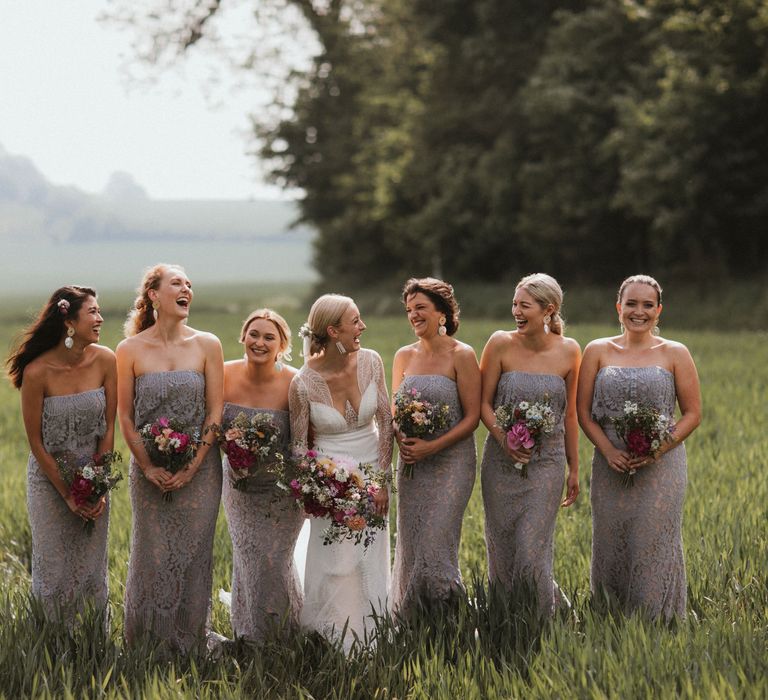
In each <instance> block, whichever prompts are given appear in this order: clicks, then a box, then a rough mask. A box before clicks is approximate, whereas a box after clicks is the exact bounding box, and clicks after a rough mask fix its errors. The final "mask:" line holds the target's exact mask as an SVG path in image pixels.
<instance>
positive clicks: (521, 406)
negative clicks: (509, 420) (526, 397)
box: [518, 401, 530, 411]
mask: <svg viewBox="0 0 768 700" xmlns="http://www.w3.org/2000/svg"><path fill="white" fill-rule="evenodd" d="M528 406H530V404H529V403H528V402H527V401H521V402H520V403H519V404H518V408H519V409H520V410H521V411H527V410H528Z"/></svg>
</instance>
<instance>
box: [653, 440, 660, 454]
mask: <svg viewBox="0 0 768 700" xmlns="http://www.w3.org/2000/svg"><path fill="white" fill-rule="evenodd" d="M660 444H661V443H660V442H659V441H658V440H653V441H652V442H651V450H652V451H653V452H656V450H658V449H659V446H660Z"/></svg>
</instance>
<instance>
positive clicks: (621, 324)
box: [619, 321, 627, 335]
mask: <svg viewBox="0 0 768 700" xmlns="http://www.w3.org/2000/svg"><path fill="white" fill-rule="evenodd" d="M625 330H627V329H626V328H624V324H623V323H622V322H621V321H619V333H620V334H621V335H624V331H625Z"/></svg>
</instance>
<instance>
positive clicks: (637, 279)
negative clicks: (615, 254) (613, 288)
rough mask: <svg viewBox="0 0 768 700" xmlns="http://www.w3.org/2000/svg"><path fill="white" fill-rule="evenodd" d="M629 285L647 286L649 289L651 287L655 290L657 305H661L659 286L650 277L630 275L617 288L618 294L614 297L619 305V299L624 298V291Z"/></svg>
mask: <svg viewBox="0 0 768 700" xmlns="http://www.w3.org/2000/svg"><path fill="white" fill-rule="evenodd" d="M630 284H647V285H648V286H649V287H653V288H654V289H655V290H656V297H657V298H658V303H659V304H661V285H660V284H659V283H658V282H657V281H656V280H655V279H654V278H653V277H651V276H650V275H632V276H631V277H627V279H625V280H624V281H623V282H622V283H621V285H620V286H619V293H618V294H617V295H616V301H618V302H619V304H621V298H622V297H623V296H624V290H625V289H626V288H627V287H629V285H630Z"/></svg>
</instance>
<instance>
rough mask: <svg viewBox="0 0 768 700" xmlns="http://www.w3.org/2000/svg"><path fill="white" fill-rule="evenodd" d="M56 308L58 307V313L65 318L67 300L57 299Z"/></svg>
mask: <svg viewBox="0 0 768 700" xmlns="http://www.w3.org/2000/svg"><path fill="white" fill-rule="evenodd" d="M56 306H58V307H59V312H60V313H61V314H62V315H64V316H66V315H67V314H68V313H69V301H68V300H67V299H59V301H58V302H57V303H56Z"/></svg>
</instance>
